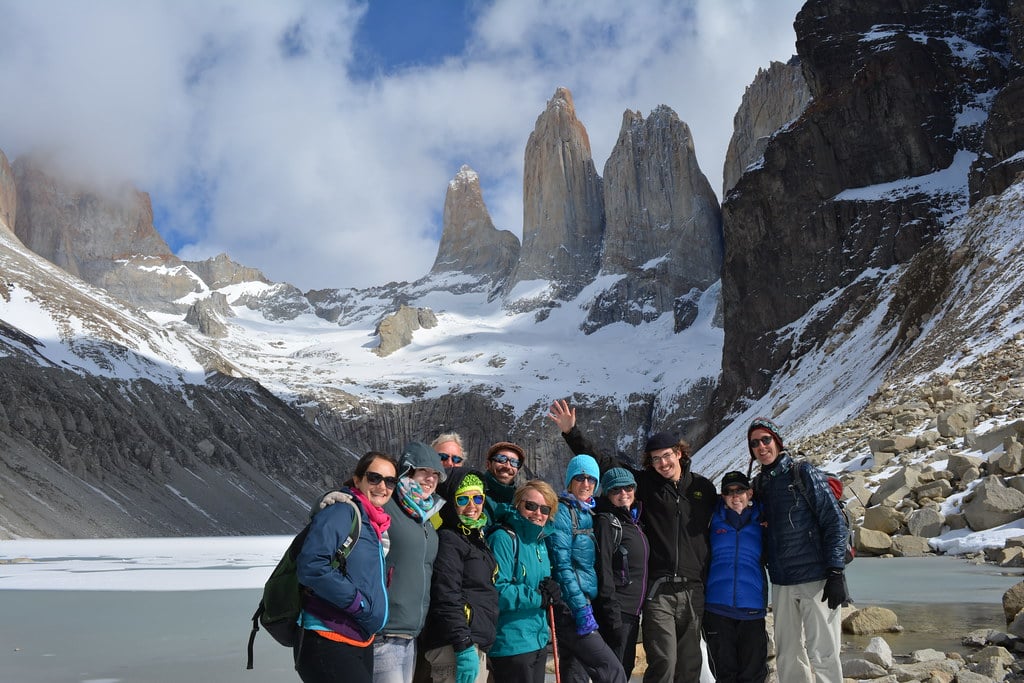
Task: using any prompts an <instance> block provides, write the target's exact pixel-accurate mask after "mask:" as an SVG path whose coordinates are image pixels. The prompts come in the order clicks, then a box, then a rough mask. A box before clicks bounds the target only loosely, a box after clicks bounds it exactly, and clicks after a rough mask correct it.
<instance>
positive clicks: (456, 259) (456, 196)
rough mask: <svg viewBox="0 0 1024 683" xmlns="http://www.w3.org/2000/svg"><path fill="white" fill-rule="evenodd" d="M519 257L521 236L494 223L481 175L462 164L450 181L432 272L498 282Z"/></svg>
mask: <svg viewBox="0 0 1024 683" xmlns="http://www.w3.org/2000/svg"><path fill="white" fill-rule="evenodd" d="M518 260H519V238H518V237H516V236H515V235H514V234H512V233H511V232H509V231H508V230H498V229H497V228H495V227H494V223H493V222H492V221H491V215H490V214H489V213H488V212H487V205H486V204H485V203H484V198H483V194H482V193H481V191H480V178H479V177H478V176H477V174H476V172H475V171H473V169H471V168H470V167H469V166H463V167H462V168H461V169H459V172H458V173H456V174H455V177H454V178H453V179H452V180H451V182H450V183H448V192H447V193H446V194H445V198H444V222H443V227H442V231H441V243H440V244H439V245H438V247H437V256H436V257H435V258H434V266H433V268H431V269H430V272H432V273H442V272H448V271H458V272H460V273H466V274H469V275H483V276H486V277H487V278H488V279H490V280H491V281H492V282H496V283H497V282H500V281H503V280H505V279H506V278H508V276H509V274H510V273H511V272H512V269H513V268H514V267H515V265H516V262H517V261H518Z"/></svg>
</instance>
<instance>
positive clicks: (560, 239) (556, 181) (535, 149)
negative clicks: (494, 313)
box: [510, 88, 604, 299]
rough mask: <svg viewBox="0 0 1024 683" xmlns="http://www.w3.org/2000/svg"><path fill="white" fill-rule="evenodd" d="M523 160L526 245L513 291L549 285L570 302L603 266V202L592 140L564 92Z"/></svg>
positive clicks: (550, 103) (553, 100)
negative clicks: (522, 285)
mask: <svg viewBox="0 0 1024 683" xmlns="http://www.w3.org/2000/svg"><path fill="white" fill-rule="evenodd" d="M525 157H526V160H525V168H524V172H523V246H522V249H521V251H520V256H519V263H518V264H517V266H516V269H515V272H514V274H513V276H512V278H511V281H510V288H511V286H514V285H515V284H516V283H518V282H523V281H527V280H550V281H552V282H554V283H555V292H554V295H555V297H556V298H563V299H566V298H572V297H573V296H575V295H576V294H577V293H579V291H580V290H581V289H583V287H584V286H586V285H587V284H588V283H589V282H591V281H592V280H593V278H594V275H596V274H597V271H598V268H599V267H600V257H601V237H602V231H603V228H604V200H603V198H602V190H601V178H600V176H598V174H597V170H596V168H595V167H594V160H593V158H592V156H591V153H590V139H589V138H588V137H587V131H586V129H585V128H584V127H583V124H582V123H580V121H579V120H578V119H577V118H576V109H575V107H574V105H573V101H572V94H571V93H570V92H569V91H568V90H567V89H566V88H558V89H557V90H556V91H555V94H554V96H553V97H552V98H551V99H550V100H548V104H547V108H546V109H545V111H544V113H542V114H541V115H540V116H539V117H537V124H536V126H535V127H534V130H533V132H532V133H530V138H529V140H528V141H527V143H526V155H525Z"/></svg>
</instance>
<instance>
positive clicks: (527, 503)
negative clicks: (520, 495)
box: [523, 500, 551, 515]
mask: <svg viewBox="0 0 1024 683" xmlns="http://www.w3.org/2000/svg"><path fill="white" fill-rule="evenodd" d="M523 507H524V508H526V511H527V512H536V511H537V510H540V513H541V514H542V515H550V514H551V506H550V505H538V504H537V503H534V502H533V501H532V500H524V501H523Z"/></svg>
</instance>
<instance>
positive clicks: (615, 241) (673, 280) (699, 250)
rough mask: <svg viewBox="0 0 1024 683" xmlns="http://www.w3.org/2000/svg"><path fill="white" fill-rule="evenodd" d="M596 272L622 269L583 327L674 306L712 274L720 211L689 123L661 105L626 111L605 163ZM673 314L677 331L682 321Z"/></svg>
mask: <svg viewBox="0 0 1024 683" xmlns="http://www.w3.org/2000/svg"><path fill="white" fill-rule="evenodd" d="M604 202H605V210H604V214H605V231H604V242H603V250H602V255H601V271H602V272H603V273H606V274H623V275H627V277H625V278H622V279H620V280H618V281H617V282H616V283H615V284H614V285H613V286H611V287H610V288H608V289H607V290H605V291H604V292H602V293H601V294H600V295H599V296H598V297H597V299H596V300H595V301H594V302H593V303H592V305H591V307H590V311H589V314H588V320H587V325H586V326H585V329H587V330H588V331H590V330H593V329H597V328H599V327H602V326H604V325H607V324H609V323H612V322H617V321H625V322H629V323H631V324H634V325H636V324H639V323H640V322H644V321H648V320H652V319H654V318H657V317H658V316H660V315H661V314H662V313H664V312H666V311H674V310H675V309H676V308H677V306H678V304H679V301H680V299H681V298H684V297H686V296H687V295H688V294H689V293H690V292H691V291H692V290H704V289H707V287H708V285H710V284H711V283H713V282H715V281H716V280H718V277H719V269H720V268H721V263H722V232H721V213H720V210H719V207H718V199H717V198H716V197H715V193H714V190H712V188H711V184H710V183H709V182H708V180H707V178H706V177H705V176H704V174H703V173H702V172H701V170H700V166H699V165H698V164H697V158H696V155H695V153H694V149H693V137H692V135H691V134H690V128H689V126H687V125H686V124H685V123H684V122H682V121H680V120H679V117H678V116H677V115H676V113H675V112H674V111H672V110H671V109H670V108H668V107H666V106H664V105H662V106H659V107H657V108H655V109H654V111H652V112H651V114H650V116H649V117H648V118H647V119H646V120H645V119H644V118H643V116H641V115H640V113H639V112H633V111H626V112H625V113H624V114H623V117H622V128H621V129H620V131H619V138H618V141H617V142H616V144H615V147H614V148H613V149H612V153H611V155H610V156H609V158H608V162H607V163H606V164H605V167H604ZM684 323H685V319H684V318H680V319H677V325H676V329H677V331H678V330H680V329H683V328H684V327H686V325H687V324H688V323H685V324H684Z"/></svg>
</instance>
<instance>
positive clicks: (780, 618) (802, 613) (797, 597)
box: [772, 579, 843, 683]
mask: <svg viewBox="0 0 1024 683" xmlns="http://www.w3.org/2000/svg"><path fill="white" fill-rule="evenodd" d="M824 587H825V580H824V579H822V580H821V581H811V582H809V583H801V584H797V585H795V586H779V585H776V584H774V583H773V584H772V612H773V613H774V615H775V651H776V655H775V662H776V666H777V667H778V673H779V680H780V681H785V683H811V681H815V682H816V683H842V681H843V663H842V661H841V660H840V659H839V648H840V645H841V643H842V609H841V608H839V607H837V608H836V609H829V608H828V605H827V604H826V603H824V602H822V601H821V596H822V589H823V588H824ZM805 641H806V644H807V646H806V648H805V647H804V642H805Z"/></svg>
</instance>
